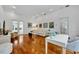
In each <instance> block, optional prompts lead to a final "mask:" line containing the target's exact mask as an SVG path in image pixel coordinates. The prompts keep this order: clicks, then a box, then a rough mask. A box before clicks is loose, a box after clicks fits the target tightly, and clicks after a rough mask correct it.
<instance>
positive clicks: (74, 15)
mask: <svg viewBox="0 0 79 59" xmlns="http://www.w3.org/2000/svg"><path fill="white" fill-rule="evenodd" d="M62 17H69V35H70V36H71V37H74V36H76V35H77V34H79V6H70V7H68V8H64V9H62V10H59V11H56V12H53V13H51V14H48V15H47V17H45V16H44V17H43V18H42V19H41V17H39V18H37V19H36V20H38V21H37V22H38V23H39V21H40V22H42V23H43V22H49V21H54V22H55V30H56V31H58V32H59V31H60V20H61V18H62Z"/></svg>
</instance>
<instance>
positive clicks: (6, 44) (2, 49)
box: [0, 35, 12, 54]
mask: <svg viewBox="0 0 79 59" xmlns="http://www.w3.org/2000/svg"><path fill="white" fill-rule="evenodd" d="M10 40H11V36H10V35H0V54H9V53H11V52H12V43H11V41H10Z"/></svg>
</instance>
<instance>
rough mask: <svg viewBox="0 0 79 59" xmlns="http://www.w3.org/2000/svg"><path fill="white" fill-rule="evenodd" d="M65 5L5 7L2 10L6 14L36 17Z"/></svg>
mask: <svg viewBox="0 0 79 59" xmlns="http://www.w3.org/2000/svg"><path fill="white" fill-rule="evenodd" d="M63 6H64V5H15V7H16V8H13V5H3V6H2V8H3V10H4V11H6V12H15V14H16V15H20V16H25V17H31V16H34V15H40V14H42V13H43V12H48V11H49V10H51V11H55V10H56V9H58V8H61V7H63Z"/></svg>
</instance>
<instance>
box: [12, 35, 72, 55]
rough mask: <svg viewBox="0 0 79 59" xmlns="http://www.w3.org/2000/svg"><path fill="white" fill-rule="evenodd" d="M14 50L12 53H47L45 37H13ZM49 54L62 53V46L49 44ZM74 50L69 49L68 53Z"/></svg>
mask: <svg viewBox="0 0 79 59" xmlns="http://www.w3.org/2000/svg"><path fill="white" fill-rule="evenodd" d="M12 43H13V51H12V54H45V37H43V36H38V35H32V37H29V35H20V36H18V37H16V38H14V39H12ZM48 48H49V49H48V54H61V52H62V50H61V47H59V46H56V45H53V44H50V43H49V44H48ZM71 53H73V52H71V51H69V50H67V54H71Z"/></svg>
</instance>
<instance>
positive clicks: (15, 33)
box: [0, 5, 79, 54]
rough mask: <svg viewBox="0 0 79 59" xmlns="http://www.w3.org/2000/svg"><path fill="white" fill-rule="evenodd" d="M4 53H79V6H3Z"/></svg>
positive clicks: (0, 35) (0, 48)
mask: <svg viewBox="0 0 79 59" xmlns="http://www.w3.org/2000/svg"><path fill="white" fill-rule="evenodd" d="M0 54H79V5H0Z"/></svg>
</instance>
